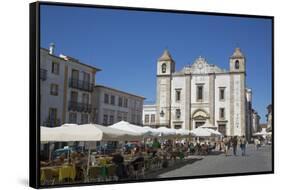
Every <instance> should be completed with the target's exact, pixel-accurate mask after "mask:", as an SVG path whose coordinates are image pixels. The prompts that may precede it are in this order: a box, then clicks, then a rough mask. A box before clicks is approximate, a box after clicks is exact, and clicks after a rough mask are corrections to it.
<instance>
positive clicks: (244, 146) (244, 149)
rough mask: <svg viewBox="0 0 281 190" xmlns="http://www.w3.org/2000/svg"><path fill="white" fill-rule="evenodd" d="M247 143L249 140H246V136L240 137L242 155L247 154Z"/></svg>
mask: <svg viewBox="0 0 281 190" xmlns="http://www.w3.org/2000/svg"><path fill="white" fill-rule="evenodd" d="M246 144H247V141H246V138H245V136H244V135H243V136H242V138H241V139H240V148H241V150H242V156H245V155H246Z"/></svg>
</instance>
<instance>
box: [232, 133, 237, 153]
mask: <svg viewBox="0 0 281 190" xmlns="http://www.w3.org/2000/svg"><path fill="white" fill-rule="evenodd" d="M237 144H238V140H237V136H234V138H233V139H232V148H233V155H234V156H236V152H237Z"/></svg>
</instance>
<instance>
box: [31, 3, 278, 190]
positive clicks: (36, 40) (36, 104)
mask: <svg viewBox="0 0 281 190" xmlns="http://www.w3.org/2000/svg"><path fill="white" fill-rule="evenodd" d="M41 5H52V6H67V7H80V8H82V7H85V8H103V9H115V10H134V11H146V12H163V13H183V14H194V15H210V16H211V15H215V16H231V17H241V18H243V17H244V18H263V19H270V20H271V23H272V24H271V26H272V28H271V30H272V34H271V37H272V39H271V40H272V52H271V53H272V55H271V57H272V61H271V64H272V79H271V80H272V97H271V98H272V151H271V153H272V155H271V158H272V170H271V171H260V172H243V173H231V174H215V175H213V174H212V175H201V176H187V177H169V178H155V179H139V180H122V181H114V182H113V181H110V182H91V183H72V184H59V185H57V184H55V185H44V186H41V185H40V159H39V158H40V24H41V23H40V6H41ZM29 39H30V41H29V44H30V45H29V58H30V63H29V71H30V78H29V93H30V94H29V101H30V102H29V185H30V187H33V188H57V187H73V186H89V185H107V184H123V183H139V182H153V181H155V182H158V181H167V180H183V179H198V178H214V177H234V176H246V175H260V174H273V173H274V150H275V147H274V144H275V143H274V142H275V140H274V139H275V138H274V137H275V133H274V16H263V15H248V14H233V13H217V12H200V11H189V10H168V9H157V8H140V7H125V6H110V5H93V4H78V3H62V2H47V1H43V2H34V3H30V4H29Z"/></svg>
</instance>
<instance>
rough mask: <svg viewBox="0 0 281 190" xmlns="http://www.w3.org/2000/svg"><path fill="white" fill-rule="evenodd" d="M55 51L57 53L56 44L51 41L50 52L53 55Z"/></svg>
mask: <svg viewBox="0 0 281 190" xmlns="http://www.w3.org/2000/svg"><path fill="white" fill-rule="evenodd" d="M54 53H55V44H54V43H50V47H49V54H51V55H53V54H54Z"/></svg>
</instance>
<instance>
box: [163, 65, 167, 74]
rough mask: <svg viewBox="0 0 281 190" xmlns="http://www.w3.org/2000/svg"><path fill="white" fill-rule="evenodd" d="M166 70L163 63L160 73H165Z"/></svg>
mask: <svg viewBox="0 0 281 190" xmlns="http://www.w3.org/2000/svg"><path fill="white" fill-rule="evenodd" d="M166 68H167V65H166V63H163V64H162V73H166Z"/></svg>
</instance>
